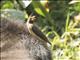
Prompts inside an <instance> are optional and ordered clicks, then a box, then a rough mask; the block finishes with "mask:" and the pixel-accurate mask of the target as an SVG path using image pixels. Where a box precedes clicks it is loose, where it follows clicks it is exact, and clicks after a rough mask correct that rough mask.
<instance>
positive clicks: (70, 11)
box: [0, 0, 80, 60]
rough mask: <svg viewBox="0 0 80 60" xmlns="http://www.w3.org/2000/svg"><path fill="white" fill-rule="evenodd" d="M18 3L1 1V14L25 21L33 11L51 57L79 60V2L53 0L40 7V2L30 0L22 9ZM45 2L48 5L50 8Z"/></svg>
mask: <svg viewBox="0 0 80 60" xmlns="http://www.w3.org/2000/svg"><path fill="white" fill-rule="evenodd" d="M12 2H13V3H12ZM15 2H16V6H17V7H15ZM18 2H19V0H18V1H11V0H10V1H7V0H5V1H1V9H0V10H1V15H2V16H3V15H4V16H6V17H9V18H15V19H19V20H25V16H27V18H28V14H29V13H30V12H31V13H36V14H37V15H38V21H37V23H38V25H39V26H40V28H41V30H42V32H44V33H45V35H46V36H47V37H48V38H50V41H51V43H52V45H51V46H50V49H51V50H52V58H53V60H80V2H76V3H74V4H69V2H70V1H66V0H64V1H59V0H57V1H55V0H54V1H49V2H48V3H44V6H43V5H42V3H41V2H39V1H34V0H32V3H31V4H30V5H29V6H27V7H26V8H22V6H23V5H21V4H22V3H21V4H20V3H18ZM20 2H22V1H20ZM23 4H24V3H23ZM19 5H20V6H19ZM46 5H49V6H48V7H47V9H49V11H47V10H46V7H45V6H46ZM6 9H7V10H6ZM28 11H29V12H28ZM25 12H27V13H25ZM76 13H77V16H76V15H75V14H76ZM71 17H72V18H71ZM77 17H78V18H77Z"/></svg>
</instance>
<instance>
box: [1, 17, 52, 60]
mask: <svg viewBox="0 0 80 60" xmlns="http://www.w3.org/2000/svg"><path fill="white" fill-rule="evenodd" d="M0 43H1V44H0V59H1V60H52V59H51V52H50V50H49V49H48V47H47V46H46V42H45V41H40V40H38V39H37V38H36V37H34V36H32V35H31V34H30V33H29V31H28V29H27V27H26V24H25V23H24V22H21V21H19V20H14V19H13V20H12V19H8V18H4V17H0Z"/></svg>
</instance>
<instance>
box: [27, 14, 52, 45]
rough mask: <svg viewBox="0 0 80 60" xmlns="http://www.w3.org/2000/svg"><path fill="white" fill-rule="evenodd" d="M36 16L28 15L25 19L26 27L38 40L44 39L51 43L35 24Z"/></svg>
mask: <svg viewBox="0 0 80 60" xmlns="http://www.w3.org/2000/svg"><path fill="white" fill-rule="evenodd" d="M35 21H36V18H35V16H32V15H30V17H29V19H28V20H27V27H28V30H29V32H30V34H32V35H34V36H35V37H37V38H39V39H40V40H43V41H46V42H47V43H49V44H50V45H51V43H50V42H49V40H48V39H47V37H46V36H45V35H44V34H43V33H42V32H41V30H40V29H39V28H38V27H37V26H36V25H35Z"/></svg>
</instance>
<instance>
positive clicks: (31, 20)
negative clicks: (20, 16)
mask: <svg viewBox="0 0 80 60" xmlns="http://www.w3.org/2000/svg"><path fill="white" fill-rule="evenodd" d="M28 22H29V23H31V24H33V23H35V22H36V16H30V17H29V21H28Z"/></svg>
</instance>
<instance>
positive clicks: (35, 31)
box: [32, 25, 50, 43]
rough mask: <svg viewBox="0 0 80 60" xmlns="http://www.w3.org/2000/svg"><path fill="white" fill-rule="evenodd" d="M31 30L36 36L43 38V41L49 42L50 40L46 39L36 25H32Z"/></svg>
mask: <svg viewBox="0 0 80 60" xmlns="http://www.w3.org/2000/svg"><path fill="white" fill-rule="evenodd" d="M32 30H33V32H34V33H35V34H36V35H37V36H38V37H40V38H41V39H43V40H44V41H46V42H48V43H50V42H49V41H48V39H47V37H46V36H45V35H44V34H43V33H42V32H41V30H40V29H39V28H38V27H37V26H35V25H34V26H33V27H32Z"/></svg>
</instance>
